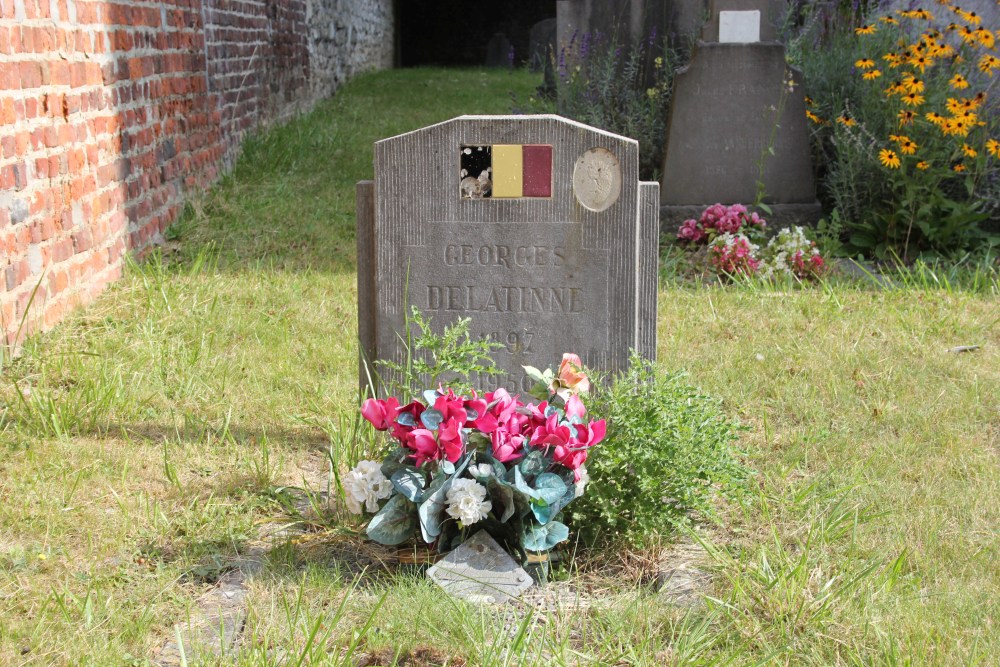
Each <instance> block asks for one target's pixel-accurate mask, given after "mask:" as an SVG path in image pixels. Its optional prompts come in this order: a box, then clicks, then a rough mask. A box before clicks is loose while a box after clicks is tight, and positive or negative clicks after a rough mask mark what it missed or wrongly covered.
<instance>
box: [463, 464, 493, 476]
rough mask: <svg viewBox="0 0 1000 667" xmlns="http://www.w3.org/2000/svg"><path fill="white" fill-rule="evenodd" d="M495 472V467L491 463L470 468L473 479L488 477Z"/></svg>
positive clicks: (474, 465) (473, 465)
mask: <svg viewBox="0 0 1000 667" xmlns="http://www.w3.org/2000/svg"><path fill="white" fill-rule="evenodd" d="M492 472H493V466H491V465H490V464H489V463H474V464H472V465H471V466H469V474H471V475H472V476H473V477H488V476H489V475H490V473H492Z"/></svg>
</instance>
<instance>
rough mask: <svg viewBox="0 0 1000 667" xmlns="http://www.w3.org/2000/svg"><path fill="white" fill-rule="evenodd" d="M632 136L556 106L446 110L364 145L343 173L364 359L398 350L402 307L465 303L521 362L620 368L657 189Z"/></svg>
mask: <svg viewBox="0 0 1000 667" xmlns="http://www.w3.org/2000/svg"><path fill="white" fill-rule="evenodd" d="M638 150H639V147H638V144H637V142H635V141H634V140H632V139H627V138H625V137H620V136H618V135H614V134H611V133H609V132H605V131H602V130H598V129H596V128H592V127H588V126H586V125H583V124H581V123H577V122H574V121H570V120H567V119H565V118H561V117H559V116H462V117H460V118H455V119H453V120H450V121H446V122H443V123H440V124H437V125H432V126H430V127H426V128H423V129H420V130H416V131H414V132H410V133H407V134H403V135H399V136H397V137H392V138H389V139H385V140H382V141H379V142H377V143H376V144H375V179H374V181H364V182H361V183H359V184H358V309H359V314H358V332H359V337H360V347H361V353H362V373H361V381H362V385H365V384H366V380H367V376H366V372H365V361H366V360H367V361H369V362H370V361H371V360H375V359H389V360H394V361H402V360H403V359H404V358H405V354H406V352H405V347H404V345H403V344H402V338H401V336H405V331H404V329H405V326H406V322H405V316H406V314H407V313H408V312H409V311H410V308H411V306H415V307H417V308H418V309H420V310H421V311H422V312H423V313H424V314H425V315H426V316H429V317H430V318H432V319H431V321H432V326H433V327H434V328H435V330H437V331H441V330H442V329H443V327H444V326H445V325H447V324H449V323H452V322H454V321H455V320H457V319H458V318H470V319H471V325H470V332H471V333H472V335H473V336H475V337H477V338H490V339H493V340H494V341H497V342H498V343H500V344H501V347H500V348H499V349H498V350H497V351H496V352H495V353H494V360H495V362H496V364H497V366H499V367H500V368H501V369H502V370H503V372H504V375H503V376H501V377H499V378H496V379H493V380H491V381H485V380H484V381H483V383H482V384H483V385H484V388H488V387H493V386H503V387H505V388H507V389H508V390H509V391H511V392H512V393H522V392H524V391H525V390H527V389H528V388H529V387H530V386H531V381H530V380H529V379H528V378H527V377H526V376H525V374H524V371H523V369H522V366H524V365H530V366H535V367H538V368H545V367H548V366H551V365H554V364H557V363H558V362H559V361H560V360H561V359H562V355H563V353H564V352H573V353H576V354H578V355H579V356H580V357H581V359H582V360H583V361H584V363H586V364H587V365H588V366H591V367H593V368H597V369H602V370H608V371H612V370H618V369H624V368H625V367H627V365H628V359H629V352H630V350H631V349H635V350H636V351H638V352H639V353H640V354H641V355H642V356H644V357H646V358H648V359H653V358H654V356H655V350H656V285H657V262H658V254H657V251H658V234H659V228H658V216H657V212H658V206H659V189H658V186H657V184H656V183H640V182H639V179H638V164H639V155H638Z"/></svg>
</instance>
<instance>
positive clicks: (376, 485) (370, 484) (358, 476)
mask: <svg viewBox="0 0 1000 667" xmlns="http://www.w3.org/2000/svg"><path fill="white" fill-rule="evenodd" d="M390 495H392V482H390V481H389V480H388V479H387V478H386V476H385V475H383V474H382V466H380V465H379V463H378V461H359V462H358V465H356V466H354V470H352V471H350V472H349V473H347V475H345V476H344V500H345V501H346V502H347V510H348V511H349V512H351V513H352V514H361V504H362V503H364V506H365V510H367V511H369V512H377V511H378V501H380V500H384V499H385V498H388V497H389V496H390Z"/></svg>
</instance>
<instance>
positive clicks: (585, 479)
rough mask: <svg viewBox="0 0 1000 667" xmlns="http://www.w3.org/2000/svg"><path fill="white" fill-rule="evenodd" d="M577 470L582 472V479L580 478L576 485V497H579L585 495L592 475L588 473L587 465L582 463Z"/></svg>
mask: <svg viewBox="0 0 1000 667" xmlns="http://www.w3.org/2000/svg"><path fill="white" fill-rule="evenodd" d="M576 471H577V472H578V473H580V479H578V480H577V481H576V484H575V485H574V486H575V487H576V495H575V496H574V497H575V498H579V497H580V496H582V495H583V492H584V490H585V489H586V488H587V484H589V483H590V475H588V474H587V466H585V465H581V466H580V467H579V468H577V470H576Z"/></svg>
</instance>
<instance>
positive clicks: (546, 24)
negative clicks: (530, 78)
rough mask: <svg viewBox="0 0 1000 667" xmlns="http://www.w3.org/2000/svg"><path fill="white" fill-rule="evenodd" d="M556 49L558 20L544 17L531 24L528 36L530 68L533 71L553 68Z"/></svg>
mask: <svg viewBox="0 0 1000 667" xmlns="http://www.w3.org/2000/svg"><path fill="white" fill-rule="evenodd" d="M555 51H556V20H555V19H554V18H551V19H543V20H541V21H539V22H538V23H536V24H535V25H533V26H531V33H530V35H529V38H528V68H529V69H530V70H531V71H532V72H541V71H547V70H551V69H552V61H553V60H554V59H555Z"/></svg>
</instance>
